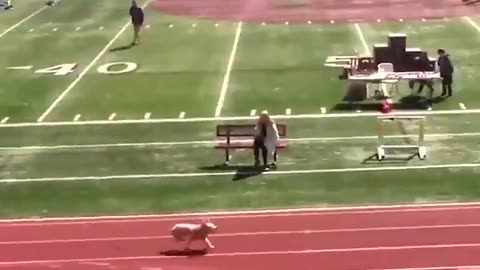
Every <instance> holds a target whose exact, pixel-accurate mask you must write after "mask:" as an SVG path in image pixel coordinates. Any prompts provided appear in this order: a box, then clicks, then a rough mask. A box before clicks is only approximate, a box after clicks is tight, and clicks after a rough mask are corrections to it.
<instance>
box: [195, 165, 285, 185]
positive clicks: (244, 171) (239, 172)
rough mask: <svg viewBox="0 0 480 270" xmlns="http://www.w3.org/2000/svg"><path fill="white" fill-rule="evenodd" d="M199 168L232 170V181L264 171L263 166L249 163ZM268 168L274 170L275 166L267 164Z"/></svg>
mask: <svg viewBox="0 0 480 270" xmlns="http://www.w3.org/2000/svg"><path fill="white" fill-rule="evenodd" d="M200 169H201V170H205V171H234V172H235V175H234V176H233V178H232V181H240V180H245V179H248V178H252V177H255V176H258V175H261V174H263V172H265V171H266V170H265V167H261V166H251V165H227V164H219V165H214V166H207V167H201V168H200ZM269 169H271V170H274V169H276V166H269Z"/></svg>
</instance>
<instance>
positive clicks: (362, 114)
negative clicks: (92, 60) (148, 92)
mask: <svg viewBox="0 0 480 270" xmlns="http://www.w3.org/2000/svg"><path fill="white" fill-rule="evenodd" d="M473 114H480V109H467V110H460V109H459V110H438V111H425V110H421V111H398V112H392V113H389V115H391V116H429V115H473ZM377 116H384V114H382V113H380V112H361V111H359V112H355V113H328V114H297V115H271V116H270V117H271V118H272V119H276V120H288V119H320V118H356V117H377ZM255 119H256V118H255V117H252V116H228V117H193V118H185V119H178V118H158V119H124V120H119V121H115V122H111V121H105V120H91V121H83V122H72V121H58V122H23V123H14V124H6V125H0V128H12V127H42V126H72V125H118V124H146V123H150V124H156V123H187V122H188V123H194V122H217V121H239V120H255Z"/></svg>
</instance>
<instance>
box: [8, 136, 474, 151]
mask: <svg viewBox="0 0 480 270" xmlns="http://www.w3.org/2000/svg"><path fill="white" fill-rule="evenodd" d="M477 136H478V137H480V132H470V133H438V134H426V135H425V137H426V138H431V139H437V140H438V139H442V138H451V137H477ZM408 137H410V136H408V135H389V136H385V138H388V139H402V138H408ZM376 139H378V136H375V135H372V136H349V137H316V138H315V137H311V138H287V139H285V141H287V142H290V143H309V142H320V143H322V142H335V141H356V140H358V141H362V140H376ZM240 141H245V142H250V141H251V139H246V140H240ZM219 142H222V141H216V140H210V141H183V142H174V141H172V142H143V143H142V142H140V143H104V144H63V145H31V146H12V147H0V151H8V150H35V151H38V150H69V149H71V150H74V149H99V148H116V147H152V146H180V145H205V146H212V145H214V144H216V143H219Z"/></svg>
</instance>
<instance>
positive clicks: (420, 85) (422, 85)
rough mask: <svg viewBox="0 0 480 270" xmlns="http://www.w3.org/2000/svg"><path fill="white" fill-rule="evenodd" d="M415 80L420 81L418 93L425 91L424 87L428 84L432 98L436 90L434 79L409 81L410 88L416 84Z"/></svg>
mask: <svg viewBox="0 0 480 270" xmlns="http://www.w3.org/2000/svg"><path fill="white" fill-rule="evenodd" d="M415 82H418V83H419V86H418V94H421V93H422V91H423V88H424V87H425V86H427V87H428V89H429V90H430V96H429V99H431V98H432V96H433V92H434V91H435V89H433V81H432V80H418V81H409V82H408V85H409V86H410V89H413V87H414V85H415Z"/></svg>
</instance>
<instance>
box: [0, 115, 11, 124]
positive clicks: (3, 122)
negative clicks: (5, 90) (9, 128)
mask: <svg viewBox="0 0 480 270" xmlns="http://www.w3.org/2000/svg"><path fill="white" fill-rule="evenodd" d="M8 119H10V117H8V116H7V117H4V118H3V119H2V121H1V122H0V123H2V124H5V123H7V122H8Z"/></svg>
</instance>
